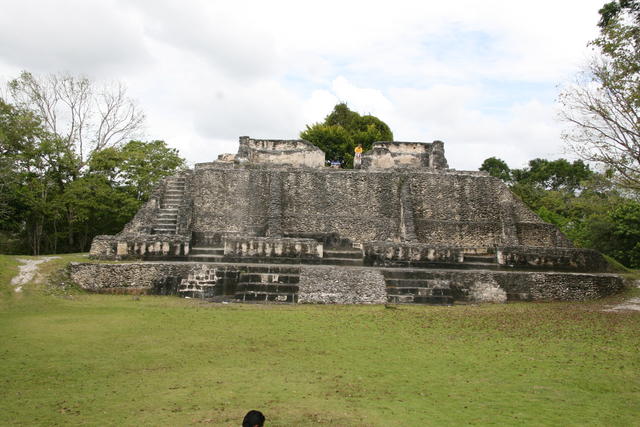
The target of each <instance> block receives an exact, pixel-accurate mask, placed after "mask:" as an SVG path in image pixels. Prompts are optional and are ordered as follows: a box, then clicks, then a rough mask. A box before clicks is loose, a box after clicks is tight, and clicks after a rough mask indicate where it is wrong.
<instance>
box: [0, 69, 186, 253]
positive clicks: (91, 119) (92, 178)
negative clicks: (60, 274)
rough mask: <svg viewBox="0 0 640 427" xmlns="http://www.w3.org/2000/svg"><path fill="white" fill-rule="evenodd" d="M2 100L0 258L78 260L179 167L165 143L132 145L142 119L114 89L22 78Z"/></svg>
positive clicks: (56, 79)
mask: <svg viewBox="0 0 640 427" xmlns="http://www.w3.org/2000/svg"><path fill="white" fill-rule="evenodd" d="M8 97H9V98H11V99H6V98H0V252H3V253H31V254H33V255H38V254H44V253H63V252H82V251H86V250H88V249H89V246H90V244H91V240H92V239H93V237H94V236H96V235H99V234H114V233H117V232H119V231H120V230H121V229H122V227H123V226H124V224H126V222H128V221H129V220H130V219H131V217H132V216H133V215H134V214H135V212H136V211H137V210H138V209H139V207H140V205H141V204H142V203H143V202H144V201H146V200H147V199H148V197H149V195H150V192H151V190H152V188H153V187H154V186H155V184H156V183H157V182H158V181H159V180H160V179H162V178H163V177H165V176H167V175H170V174H173V173H174V172H175V170H176V169H177V168H181V167H183V166H184V160H183V159H182V158H181V157H180V156H179V155H178V152H177V150H175V149H172V148H169V147H167V145H166V144H165V143H164V142H163V141H149V142H144V141H140V140H136V139H130V138H131V137H132V136H133V135H135V134H136V133H138V132H139V130H140V127H141V125H142V122H143V120H144V116H143V115H142V114H141V113H140V112H139V110H138V109H137V107H136V106H135V104H134V103H133V102H132V101H131V100H130V99H128V98H127V97H126V94H125V91H124V88H123V87H122V86H121V85H115V86H114V85H111V86H102V87H96V85H95V84H93V83H92V82H90V81H89V80H87V79H84V78H76V77H72V76H66V75H62V76H61V75H52V76H47V77H40V78H38V77H34V76H33V75H31V74H29V73H23V74H22V75H21V76H20V77H19V78H18V79H15V80H13V81H11V82H10V83H9V95H8Z"/></svg>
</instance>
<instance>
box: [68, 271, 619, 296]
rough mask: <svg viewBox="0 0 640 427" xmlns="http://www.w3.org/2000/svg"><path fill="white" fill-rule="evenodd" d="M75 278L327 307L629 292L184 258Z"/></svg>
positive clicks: (515, 276) (105, 285) (587, 277)
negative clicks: (189, 260) (199, 260)
mask: <svg viewBox="0 0 640 427" xmlns="http://www.w3.org/2000/svg"><path fill="white" fill-rule="evenodd" d="M71 277H72V279H73V280H74V281H75V282H76V283H78V284H79V285H80V286H81V287H82V288H84V289H87V290H90V291H95V292H115V293H126V292H132V293H149V294H165V295H167V294H170V295H181V296H187V297H190V298H202V299H208V300H211V301H222V300H224V301H235V302H276V303H277V302H283V303H321V304H327V303H335V304H382V303H413V304H435V305H450V304H455V303H480V302H506V301H543V300H546V301H548V300H572V301H581V300H586V299H593V298H600V297H604V296H607V295H611V294H614V293H616V292H619V291H620V290H621V289H622V288H623V281H622V279H621V278H620V277H619V276H617V275H615V274H603V273H572V272H559V271H499V270H482V269H464V270H463V269H442V268H435V269H429V268H384V267H355V266H336V265H309V264H298V265H291V264H287V265H284V264H268V263H260V264H253V263H222V262H221V263H198V262H179V261H174V262H135V263H114V264H106V263H100V264H97V263H73V264H72V265H71Z"/></svg>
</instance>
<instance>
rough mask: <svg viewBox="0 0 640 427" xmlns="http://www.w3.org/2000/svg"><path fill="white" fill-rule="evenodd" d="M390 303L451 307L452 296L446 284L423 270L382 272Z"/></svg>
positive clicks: (390, 270)
mask: <svg viewBox="0 0 640 427" xmlns="http://www.w3.org/2000/svg"><path fill="white" fill-rule="evenodd" d="M382 275H383V276H384V281H385V284H386V287H387V301H388V302H390V303H408V304H432V305H451V304H453V296H452V294H451V289H450V288H449V285H448V283H446V282H444V281H442V280H438V279H437V278H434V277H433V275H432V273H431V272H429V271H425V270H422V271H420V270H404V269H403V270H400V269H397V270H395V269H389V270H383V272H382Z"/></svg>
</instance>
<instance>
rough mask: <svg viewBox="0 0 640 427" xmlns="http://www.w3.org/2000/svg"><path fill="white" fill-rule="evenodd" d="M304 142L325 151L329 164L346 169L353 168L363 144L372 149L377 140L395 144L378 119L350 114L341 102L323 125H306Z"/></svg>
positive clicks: (301, 134) (383, 124) (391, 134)
mask: <svg viewBox="0 0 640 427" xmlns="http://www.w3.org/2000/svg"><path fill="white" fill-rule="evenodd" d="M300 138H302V139H305V140H307V141H309V142H311V143H312V144H314V145H315V146H317V147H318V148H320V149H321V150H322V151H324V152H325V154H326V158H327V160H329V161H332V160H336V161H340V162H341V163H342V164H343V165H345V167H348V168H352V167H353V157H354V150H355V148H356V147H357V146H358V145H359V144H360V145H362V148H363V149H364V150H365V151H366V150H370V149H371V147H372V145H373V143H374V142H376V141H393V133H391V129H389V126H387V124H386V123H384V122H383V121H382V120H380V119H378V118H377V117H375V116H371V115H364V116H361V115H360V114H358V113H356V112H355V111H351V110H350V109H349V107H348V106H347V104H345V103H341V104H338V105H336V106H335V107H334V108H333V111H332V112H331V113H330V114H329V115H328V116H327V117H326V118H325V120H324V122H323V123H315V124H313V125H311V126H309V125H307V127H306V129H305V130H304V131H302V132H300Z"/></svg>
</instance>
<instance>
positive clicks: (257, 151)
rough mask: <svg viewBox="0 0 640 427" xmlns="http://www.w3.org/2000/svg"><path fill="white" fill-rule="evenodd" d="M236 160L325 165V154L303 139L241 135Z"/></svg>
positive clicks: (307, 165) (270, 163)
mask: <svg viewBox="0 0 640 427" xmlns="http://www.w3.org/2000/svg"><path fill="white" fill-rule="evenodd" d="M235 158H236V160H241V159H242V160H246V161H248V162H249V163H252V164H256V165H259V164H267V165H291V166H305V167H312V168H321V167H324V159H325V155H324V152H323V151H322V150H320V149H319V148H318V147H316V146H315V145H313V144H311V143H310V142H308V141H305V140H302V139H293V140H281V139H252V138H249V137H248V136H241V137H240V146H239V148H238V154H236V156H235Z"/></svg>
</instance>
